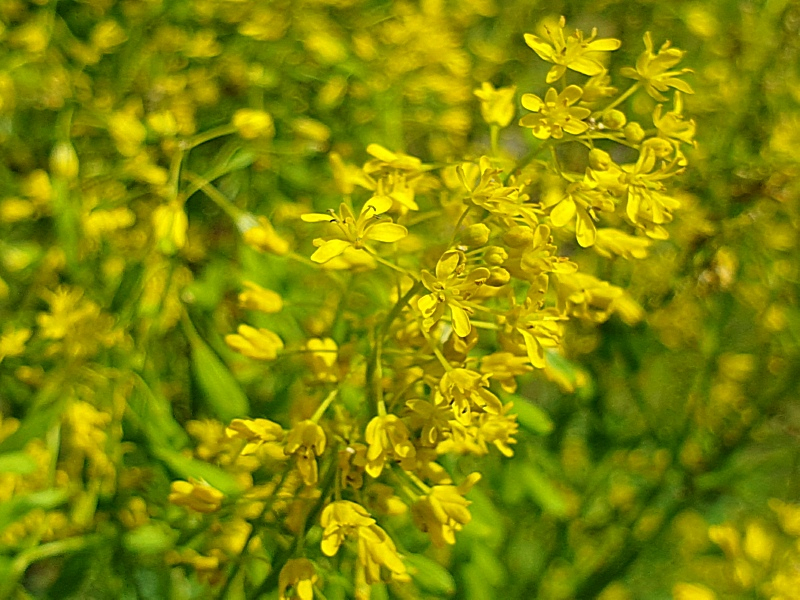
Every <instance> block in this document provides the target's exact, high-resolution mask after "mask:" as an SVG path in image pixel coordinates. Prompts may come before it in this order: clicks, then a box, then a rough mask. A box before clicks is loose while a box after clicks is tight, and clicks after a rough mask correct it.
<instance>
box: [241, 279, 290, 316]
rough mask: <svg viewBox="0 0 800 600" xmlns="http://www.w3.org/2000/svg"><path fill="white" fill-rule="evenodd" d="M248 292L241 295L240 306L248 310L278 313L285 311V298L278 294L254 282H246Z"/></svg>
mask: <svg viewBox="0 0 800 600" xmlns="http://www.w3.org/2000/svg"><path fill="white" fill-rule="evenodd" d="M244 287H246V288H247V290H246V291H244V292H242V293H241V294H239V306H241V307H242V308H246V309H248V310H259V311H261V312H265V313H276V312H280V311H281V310H282V309H283V298H281V296H280V294H278V293H277V292H273V291H272V290H268V289H266V288H263V287H261V286H260V285H258V284H257V283H253V282H252V281H245V282H244Z"/></svg>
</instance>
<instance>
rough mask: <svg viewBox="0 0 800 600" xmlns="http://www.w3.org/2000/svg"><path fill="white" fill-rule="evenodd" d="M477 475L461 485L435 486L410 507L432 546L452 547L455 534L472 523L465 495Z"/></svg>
mask: <svg viewBox="0 0 800 600" xmlns="http://www.w3.org/2000/svg"><path fill="white" fill-rule="evenodd" d="M480 478H481V475H480V473H472V474H471V475H469V476H468V477H467V478H465V479H464V481H462V482H461V484H460V485H458V486H455V485H435V486H433V487H432V488H431V489H430V491H429V492H428V493H427V494H426V495H424V496H421V497H420V498H419V500H417V502H415V503H414V505H413V506H412V507H411V514H412V515H413V517H414V522H415V523H416V524H417V527H419V528H420V529H421V530H422V531H424V532H426V533H428V535H430V536H431V541H432V542H433V543H434V545H435V546H438V547H442V546H445V545H446V544H455V542H456V538H455V532H456V531H460V530H461V529H463V527H464V525H466V524H467V523H469V522H470V521H471V520H472V515H471V514H470V513H469V509H468V508H467V507H468V506H469V505H470V504H471V502H470V501H469V500H466V499H465V498H464V496H465V495H466V494H467V493H468V492H469V491H470V490H471V489H472V486H474V485H475V484H476V483H477V482H478V480H480Z"/></svg>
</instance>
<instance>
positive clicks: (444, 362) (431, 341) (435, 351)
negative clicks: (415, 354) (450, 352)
mask: <svg viewBox="0 0 800 600" xmlns="http://www.w3.org/2000/svg"><path fill="white" fill-rule="evenodd" d="M419 329H420V331H421V332H422V335H424V336H425V339H426V340H427V341H428V346H430V348H431V350H432V351H433V354H434V356H436V358H437V360H438V361H439V362H440V363H441V365H442V367H444V370H445V371H452V370H453V365H451V364H450V363H449V362H448V360H447V359H446V358H445V357H444V354H442V351H441V350H439V346H438V345H437V344H436V342H435V341H434V339H433V338H432V337H431V334H430V332H429V331H425V327H424V326H422V327H420V328H419Z"/></svg>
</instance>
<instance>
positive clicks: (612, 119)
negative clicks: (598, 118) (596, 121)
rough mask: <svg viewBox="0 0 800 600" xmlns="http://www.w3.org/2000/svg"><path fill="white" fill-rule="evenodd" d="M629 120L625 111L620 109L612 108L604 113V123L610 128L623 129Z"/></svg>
mask: <svg viewBox="0 0 800 600" xmlns="http://www.w3.org/2000/svg"><path fill="white" fill-rule="evenodd" d="M627 121H628V119H627V117H626V116H625V113H624V112H622V111H620V110H616V109H614V110H610V111H608V112H607V113H606V114H605V115H603V125H604V126H605V127H607V128H608V129H622V128H623V127H625V123H626V122H627Z"/></svg>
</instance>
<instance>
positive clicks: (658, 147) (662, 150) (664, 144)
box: [642, 138, 674, 158]
mask: <svg viewBox="0 0 800 600" xmlns="http://www.w3.org/2000/svg"><path fill="white" fill-rule="evenodd" d="M642 146H643V147H644V148H649V149H650V150H652V151H653V153H654V154H655V155H656V156H657V157H658V158H667V157H668V156H672V153H673V151H674V148H673V147H672V144H670V143H669V142H668V141H667V140H665V139H664V138H650V139H649V140H647V141H646V142H645V143H644V144H643V145H642Z"/></svg>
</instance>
